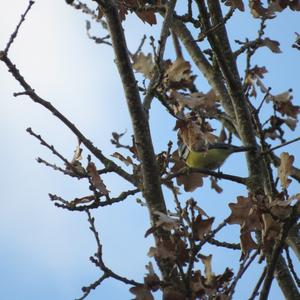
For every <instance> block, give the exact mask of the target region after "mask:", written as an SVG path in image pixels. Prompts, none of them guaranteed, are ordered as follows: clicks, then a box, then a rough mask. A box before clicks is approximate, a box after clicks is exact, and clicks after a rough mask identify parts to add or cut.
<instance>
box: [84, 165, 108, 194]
mask: <svg viewBox="0 0 300 300" xmlns="http://www.w3.org/2000/svg"><path fill="white" fill-rule="evenodd" d="M86 171H87V173H88V175H89V176H90V178H91V183H92V185H93V187H94V188H96V189H98V190H99V192H100V193H101V194H103V195H108V194H109V191H108V190H107V188H106V186H105V184H104V182H103V181H102V179H101V177H100V175H99V174H98V172H97V168H96V166H95V164H94V163H93V162H89V163H88V165H87V168H86Z"/></svg>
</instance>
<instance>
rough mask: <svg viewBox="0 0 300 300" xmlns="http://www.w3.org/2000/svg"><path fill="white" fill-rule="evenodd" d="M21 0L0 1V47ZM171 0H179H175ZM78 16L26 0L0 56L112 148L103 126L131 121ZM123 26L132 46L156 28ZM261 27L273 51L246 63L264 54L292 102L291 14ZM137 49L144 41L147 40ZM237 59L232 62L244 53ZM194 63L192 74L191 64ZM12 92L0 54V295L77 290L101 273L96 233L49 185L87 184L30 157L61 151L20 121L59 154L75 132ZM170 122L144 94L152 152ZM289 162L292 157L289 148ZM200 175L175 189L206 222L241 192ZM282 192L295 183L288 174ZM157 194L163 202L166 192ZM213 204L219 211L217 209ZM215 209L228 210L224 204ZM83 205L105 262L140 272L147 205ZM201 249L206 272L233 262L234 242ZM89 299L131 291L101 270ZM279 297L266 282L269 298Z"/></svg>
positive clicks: (298, 91)
mask: <svg viewBox="0 0 300 300" xmlns="http://www.w3.org/2000/svg"><path fill="white" fill-rule="evenodd" d="M27 3H28V1H25V0H10V1H5V0H0V7H1V10H0V49H1V50H2V49H3V48H4V47H5V45H6V43H7V41H8V39H9V36H10V34H11V33H12V32H13V30H14V28H15V26H16V24H17V22H18V21H19V17H20V14H21V13H23V12H24V9H25V8H26V6H27ZM178 3H179V4H180V5H181V4H182V3H181V1H178ZM85 19H86V16H84V15H82V14H81V13H79V12H78V11H75V10H73V9H71V8H70V7H69V6H68V5H66V4H65V1H62V0H52V1H45V0H38V1H36V4H35V5H34V6H33V9H32V11H31V12H30V13H29V16H28V17H27V20H26V22H25V23H24V24H23V26H22V28H21V30H20V33H19V36H18V38H17V39H16V41H15V43H14V44H13V46H12V49H11V52H10V57H11V59H12V60H13V62H14V63H15V64H16V65H17V67H18V68H19V70H20V71H21V73H22V74H23V76H24V77H25V78H26V79H27V80H28V81H29V82H30V84H31V86H32V87H34V89H35V90H36V91H37V93H38V94H39V95H40V96H41V97H43V98H44V99H46V100H48V101H51V102H52V104H53V105H55V106H56V107H57V108H58V109H59V110H60V111H61V112H63V113H64V114H65V115H66V116H67V117H68V118H69V119H70V120H71V121H72V122H74V123H76V125H77V126H78V127H79V128H80V129H81V130H82V132H83V133H84V134H85V135H86V136H87V137H89V138H90V139H91V140H93V141H94V144H95V145H97V146H98V147H99V148H101V149H102V150H103V152H104V153H105V154H107V155H110V154H112V153H113V152H114V151H115V149H114V148H113V146H112V145H111V144H110V142H109V141H110V138H111V132H113V131H117V132H124V131H125V130H127V135H126V138H125V139H127V140H128V141H129V140H130V135H131V127H130V121H129V116H128V113H127V108H126V105H125V100H124V95H123V93H122V89H121V84H120V81H119V78H118V74H117V70H116V67H115V65H114V64H113V53H112V49H111V48H110V47H108V46H106V45H95V44H94V43H93V42H92V41H91V40H89V39H88V38H87V36H86V32H85ZM233 20H234V21H233ZM233 20H232V21H230V22H229V27H228V30H229V33H230V34H231V36H232V39H237V38H238V39H240V40H242V39H244V38H245V37H247V36H248V37H250V38H251V37H253V36H254V35H255V32H256V28H258V26H259V22H258V21H257V20H253V19H252V18H249V16H248V15H247V14H243V13H239V12H237V16H236V18H233ZM93 28H94V30H93V32H94V33H95V34H100V35H105V33H104V32H103V31H102V30H101V29H99V28H97V27H96V28H95V27H93ZM125 28H126V31H125V33H126V36H127V37H128V45H129V49H130V50H131V51H132V52H134V51H135V50H136V48H137V46H138V44H139V42H140V38H141V37H142V35H143V33H144V32H146V33H147V35H148V36H149V35H154V36H157V34H158V29H159V28H158V27H150V26H148V25H143V23H142V22H140V21H139V20H137V19H136V18H132V17H128V20H127V21H126V23H125ZM254 29H255V30H254ZM266 31H267V35H266V36H268V37H270V38H271V39H277V40H278V41H280V43H281V49H282V50H283V53H282V54H274V55H273V54H272V53H271V52H270V51H269V50H268V49H264V50H261V51H260V55H258V56H257V60H256V62H257V64H258V65H266V67H267V69H268V70H269V74H267V75H266V80H265V82H266V84H267V85H271V86H272V87H273V92H274V93H275V94H276V93H280V92H282V91H285V90H287V89H288V88H290V87H292V88H293V89H294V98H295V99H294V102H295V103H296V104H298V105H299V98H300V86H299V70H300V52H299V51H296V50H295V49H292V48H291V47H290V46H291V44H292V43H293V42H294V38H295V34H294V32H295V31H298V32H300V29H299V14H296V13H292V12H290V11H286V12H285V13H283V14H282V15H280V16H279V17H278V18H276V19H275V20H273V21H270V27H268V29H267V30H266ZM146 48H147V49H148V51H149V49H150V48H149V46H146ZM171 56H172V57H174V54H172V53H171V47H168V48H167V53H166V57H171ZM240 63H241V65H242V63H243V62H242V61H240ZM195 73H196V74H198V75H199V72H198V71H197V70H195ZM241 74H243V73H242V72H241ZM197 80H198V81H197V83H198V86H199V88H200V89H202V88H203V91H207V89H208V86H207V83H205V82H204V81H203V78H202V77H201V76H200V75H199V77H198V79H197ZM20 91H22V89H21V88H20V86H19V85H18V84H17V83H16V81H15V80H14V79H13V78H12V76H11V74H9V73H8V72H7V70H6V67H5V66H4V64H0V101H1V111H0V136H1V149H0V162H1V169H2V172H0V182H1V199H0V240H1V247H0V265H1V272H0V291H1V292H0V295H1V296H0V297H1V299H5V300H48V299H56V300H66V299H75V298H79V297H80V296H81V290H80V289H81V287H82V286H84V285H88V284H89V283H91V282H93V281H94V280H96V279H98V278H99V277H100V274H99V272H98V270H97V269H96V268H95V267H94V266H93V265H92V264H91V263H90V262H89V256H91V255H93V254H94V252H95V251H96V245H95V241H94V239H93V237H92V234H91V232H90V231H89V229H88V224H87V221H86V219H87V217H86V215H85V214H84V213H70V212H67V211H64V210H61V209H58V208H56V207H54V205H53V203H51V202H50V201H49V199H48V193H49V192H50V193H54V194H55V193H56V194H58V195H61V196H62V197H64V198H66V199H72V198H75V197H78V196H83V195H85V194H88V193H89V191H88V183H87V182H79V181H77V180H76V179H75V180H74V179H69V178H66V177H65V176H62V175H61V174H60V173H58V172H55V171H53V170H50V169H47V168H46V167H44V166H42V165H39V164H38V163H36V162H35V158H36V157H38V156H40V157H42V158H45V159H46V160H48V161H50V162H55V163H60V162H59V161H58V160H57V159H56V158H55V157H53V155H52V154H51V153H49V151H48V150H47V149H45V148H44V147H42V146H41V145H40V144H39V143H38V141H37V140H35V139H34V138H32V137H31V136H29V135H28V134H27V133H26V132H25V129H26V128H27V127H29V126H30V127H32V129H33V130H34V131H35V132H37V133H39V134H41V135H42V136H43V138H44V139H46V140H47V141H48V142H49V143H50V144H53V145H55V147H56V148H57V149H58V150H59V151H61V152H62V153H63V154H64V155H65V156H66V157H68V158H70V159H71V158H72V156H73V151H74V150H75V147H76V142H77V141H76V138H75V137H74V136H73V135H72V134H71V133H70V131H69V130H68V129H66V128H65V127H64V126H62V125H61V124H60V123H59V121H58V120H57V119H55V118H54V117H53V116H52V115H51V114H50V113H49V112H48V111H45V109H43V108H42V107H40V106H38V105H36V104H34V103H32V102H31V101H29V100H28V99H27V98H26V97H18V98H14V97H13V95H12V94H13V93H14V92H20ZM173 127H174V121H173V120H172V119H170V118H169V117H168V115H167V113H166V112H165V110H164V108H162V107H161V106H160V105H159V104H157V103H154V104H153V112H152V113H151V128H152V130H153V135H154V142H155V149H156V150H157V151H161V150H163V149H165V148H166V145H167V143H168V140H169V139H172V140H173V141H175V138H176V133H175V132H174V131H172V128H173ZM297 134H298V135H299V130H298V131H296V132H293V133H292V134H291V135H290V138H294V137H297V136H298V135H297ZM286 151H289V152H291V153H294V154H297V153H299V151H300V146H299V144H293V145H291V146H289V147H287V148H286ZM280 152H281V151H278V154H279V153H280ZM84 155H85V156H86V155H87V152H84ZM243 164H245V161H244V158H243V156H239V155H238V154H236V156H233V157H232V158H230V159H229V161H228V162H226V164H225V165H224V169H222V171H223V172H225V173H226V172H228V173H230V172H232V170H235V172H236V173H235V174H244V175H245V168H243V167H241V166H242V165H243ZM296 165H298V166H299V165H300V161H299V157H298V159H297V158H296ZM243 172H244V173H243ZM104 180H105V182H106V183H107V185H108V188H109V190H111V191H112V192H113V195H118V192H120V191H122V189H123V188H127V186H126V184H125V183H124V182H123V181H121V180H119V179H118V178H116V177H113V176H106V177H104ZM205 186H206V187H205V188H203V189H201V190H199V191H197V192H196V193H194V194H191V195H186V197H185V198H183V200H186V199H188V197H190V196H194V197H195V198H196V199H197V200H199V205H200V206H201V207H202V208H203V209H204V210H205V211H206V212H207V213H208V214H209V215H216V214H217V221H222V220H223V219H224V217H226V216H227V215H228V214H229V209H228V203H229V202H233V201H234V200H235V196H236V195H241V194H242V195H245V189H244V188H241V187H240V186H235V185H233V187H230V188H229V186H228V184H227V183H226V182H225V181H222V182H221V186H222V187H223V188H224V190H225V191H224V193H223V194H221V195H216V194H215V193H214V192H210V191H209V182H206V185H205ZM293 192H299V189H298V190H297V187H296V185H294V186H293ZM166 195H167V198H168V194H167V193H166ZM168 205H169V206H170V207H172V204H171V203H168ZM216 210H217V211H218V212H222V214H218V213H216ZM224 211H226V212H227V214H225V215H224V214H223V213H224ZM93 214H94V216H95V217H96V224H97V226H98V229H99V231H100V236H101V239H102V242H103V245H104V248H103V251H104V258H105V261H106V263H107V265H108V266H109V267H111V268H112V269H114V270H115V271H116V272H117V273H120V275H123V276H127V277H128V278H133V279H136V280H139V281H141V280H142V278H143V275H144V273H145V269H144V266H145V265H146V264H147V262H148V260H149V258H148V257H147V255H146V254H147V252H148V248H149V246H150V245H151V244H152V240H151V238H147V239H144V238H143V236H144V233H145V231H146V230H147V229H148V228H149V224H148V213H147V211H146V209H145V208H142V207H140V206H139V205H137V204H136V202H135V198H130V200H128V201H127V202H126V203H122V204H120V205H116V206H114V207H108V208H105V209H101V210H97V211H94V212H93ZM236 230H238V228H237V227H236ZM229 234H230V232H229V231H228V232H226V231H225V232H224V234H222V235H220V237H221V239H222V238H223V239H228V235H229ZM237 236H238V235H237ZM233 241H236V240H234V239H233ZM205 251H206V254H209V253H213V254H214V258H213V268H214V271H215V272H216V273H218V272H220V273H221V272H223V271H224V269H225V267H226V266H227V265H228V264H232V266H233V267H234V266H238V259H237V254H236V253H232V252H230V251H225V252H224V251H223V252H222V254H221V255H218V253H220V252H219V251H220V250H219V249H217V250H214V249H212V248H211V247H207V248H205ZM260 269H261V267H260V266H258V267H252V268H251V269H250V270H249V273H248V275H247V276H245V280H244V281H243V283H241V285H240V286H238V287H237V289H238V290H240V291H239V293H237V294H236V298H235V299H238V300H239V299H244V298H243V297H244V296H245V297H249V296H250V293H251V291H252V290H249V282H253V281H254V279H253V278H256V276H257V272H259V270H260ZM253 285H254V283H253V284H252V286H253ZM239 287H240V288H239ZM99 298H101V299H131V298H133V296H132V295H131V294H129V292H128V287H126V286H124V285H123V284H119V283H117V282H115V281H113V280H108V281H105V283H104V284H103V286H101V287H99V288H98V289H97V290H96V291H94V292H92V293H91V295H90V296H89V297H88V299H90V300H94V299H99ZM282 298H283V297H282V296H281V294H280V292H279V291H278V289H277V288H276V286H275V287H274V288H273V289H272V296H271V297H270V299H273V300H279V299H282Z"/></svg>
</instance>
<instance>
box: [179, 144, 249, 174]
mask: <svg viewBox="0 0 300 300" xmlns="http://www.w3.org/2000/svg"><path fill="white" fill-rule="evenodd" d="M254 149H255V148H254V147H251V146H250V147H239V146H234V145H231V144H225V143H215V144H208V145H207V146H205V147H204V148H202V149H198V150H197V151H195V150H192V149H189V148H188V146H187V145H186V144H184V143H180V142H179V143H178V154H179V157H180V158H181V159H183V160H184V161H185V163H186V165H187V166H188V167H190V168H197V169H208V170H211V171H213V170H216V169H219V168H220V167H221V166H222V165H223V163H224V162H225V160H226V159H227V158H228V157H229V156H230V155H231V154H232V153H237V152H245V151H250V150H254Z"/></svg>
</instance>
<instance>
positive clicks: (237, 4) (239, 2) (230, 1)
mask: <svg viewBox="0 0 300 300" xmlns="http://www.w3.org/2000/svg"><path fill="white" fill-rule="evenodd" d="M224 4H225V5H226V6H231V7H232V8H237V9H238V10H240V11H245V6H244V3H243V0H226V1H225V3H224Z"/></svg>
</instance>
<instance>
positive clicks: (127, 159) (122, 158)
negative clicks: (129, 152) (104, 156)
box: [111, 152, 133, 166]
mask: <svg viewBox="0 0 300 300" xmlns="http://www.w3.org/2000/svg"><path fill="white" fill-rule="evenodd" d="M111 156H112V157H115V158H117V159H119V160H120V161H121V162H123V163H124V164H125V165H126V166H130V165H133V162H132V159H131V157H129V156H127V157H126V158H125V157H124V156H123V155H122V154H120V153H118V152H115V153H113V154H112V155H111Z"/></svg>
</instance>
